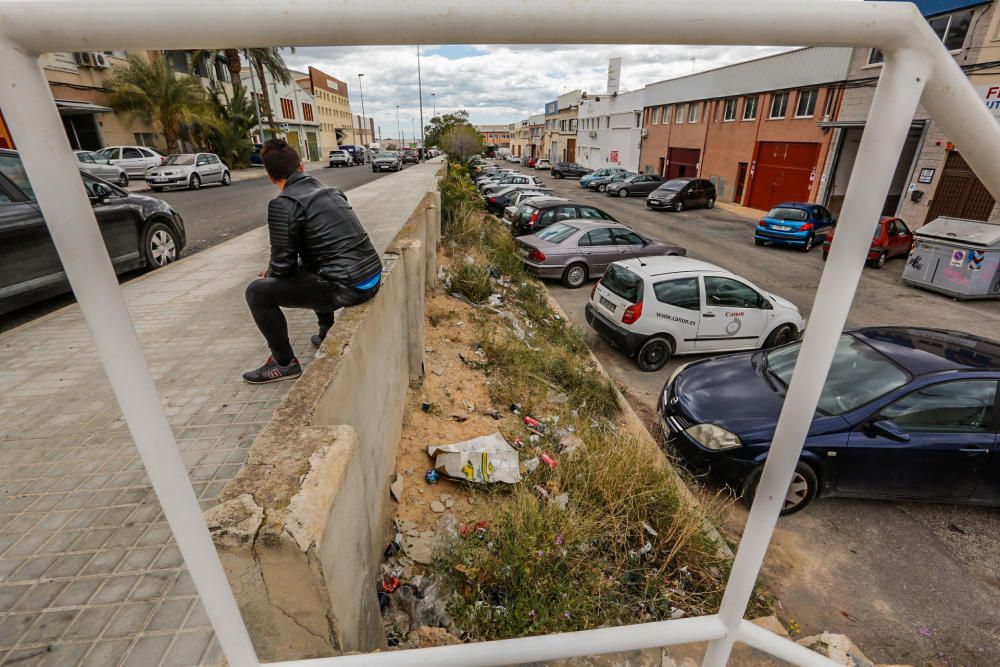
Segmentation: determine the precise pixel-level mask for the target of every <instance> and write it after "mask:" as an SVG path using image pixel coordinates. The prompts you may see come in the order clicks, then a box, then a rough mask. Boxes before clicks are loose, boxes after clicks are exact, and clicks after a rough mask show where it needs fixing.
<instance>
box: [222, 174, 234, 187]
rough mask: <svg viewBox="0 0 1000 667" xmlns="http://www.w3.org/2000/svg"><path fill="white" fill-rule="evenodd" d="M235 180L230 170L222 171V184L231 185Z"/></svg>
mask: <svg viewBox="0 0 1000 667" xmlns="http://www.w3.org/2000/svg"><path fill="white" fill-rule="evenodd" d="M232 182H233V177H232V176H230V175H229V172H228V171H224V172H222V184H223V185H229V184H231V183H232Z"/></svg>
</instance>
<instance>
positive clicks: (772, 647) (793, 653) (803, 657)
mask: <svg viewBox="0 0 1000 667" xmlns="http://www.w3.org/2000/svg"><path fill="white" fill-rule="evenodd" d="M736 640H737V641H740V642H743V643H745V644H747V645H749V646H753V647H754V648H756V649H759V650H761V651H763V652H765V653H767V654H768V655H773V656H774V657H776V658H781V659H782V660H787V661H788V662H790V663H791V664H793V665H799V667H843V666H842V665H841V663H839V662H834V661H833V660H831V659H830V658H828V657H826V656H825V655H820V654H819V653H816V652H815V651H810V650H809V649H807V648H806V647H805V646H799V645H798V644H796V643H795V642H793V641H790V640H788V639H787V638H785V637H781V636H779V635H776V634H774V633H773V632H771V631H769V630H765V629H764V628H761V627H759V626H756V625H754V624H753V623H751V622H750V621H743V622H742V623H741V624H740V629H739V634H738V635H737V639H736Z"/></svg>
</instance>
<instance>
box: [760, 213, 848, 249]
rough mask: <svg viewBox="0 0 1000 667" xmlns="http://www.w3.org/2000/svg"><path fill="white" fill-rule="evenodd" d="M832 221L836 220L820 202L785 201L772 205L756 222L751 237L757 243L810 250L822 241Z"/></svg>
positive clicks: (833, 222)
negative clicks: (755, 227)
mask: <svg viewBox="0 0 1000 667" xmlns="http://www.w3.org/2000/svg"><path fill="white" fill-rule="evenodd" d="M835 224H837V220H836V219H835V218H834V217H833V216H832V215H830V212H829V211H828V210H826V209H825V208H823V207H822V206H820V205H819V204H808V203H803V202H786V203H784V204H778V205H777V206H775V207H774V208H772V209H771V210H770V211H768V212H767V215H765V216H764V217H763V218H762V219H761V221H760V222H758V223H757V229H756V230H754V234H753V240H754V243H755V244H757V245H764V244H765V243H775V244H778V245H790V246H794V247H796V248H798V249H800V250H801V251H802V252H809V251H810V250H812V248H813V246H814V245H816V244H817V243H822V242H823V240H824V239H825V238H826V233H827V232H828V231H830V230H831V229H832V228H833V226H834V225H835Z"/></svg>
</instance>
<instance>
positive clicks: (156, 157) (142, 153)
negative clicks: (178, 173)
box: [96, 146, 166, 178]
mask: <svg viewBox="0 0 1000 667" xmlns="http://www.w3.org/2000/svg"><path fill="white" fill-rule="evenodd" d="M96 153H97V155H99V156H101V157H102V158H104V159H105V160H107V161H108V162H110V163H111V164H113V165H116V166H119V167H121V168H122V169H124V170H125V173H126V174H128V176H129V178H142V177H143V176H145V175H146V170H147V169H149V168H150V167H156V166H159V165H160V164H161V163H162V162H163V160H165V159H166V157H165V156H163V155H161V154H160V153H157V152H156V151H154V150H153V149H152V148H146V147H145V146H108V147H107V148H102V149H101V150H99V151H96Z"/></svg>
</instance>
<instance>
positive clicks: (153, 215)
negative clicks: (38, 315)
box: [0, 150, 187, 314]
mask: <svg viewBox="0 0 1000 667" xmlns="http://www.w3.org/2000/svg"><path fill="white" fill-rule="evenodd" d="M81 177H82V178H83V184H84V187H86V189H87V194H88V195H89V196H90V201H91V204H92V205H93V207H94V213H95V215H96V216H97V222H98V224H99V225H100V228H101V234H102V235H103V237H104V245H105V247H106V248H107V250H108V255H110V257H111V261H112V263H113V264H114V267H115V271H116V272H117V273H124V272H126V271H130V270H133V269H138V268H142V267H152V268H156V267H159V266H163V265H165V264H169V263H170V262H172V261H174V260H176V259H177V258H178V257H180V254H181V250H183V249H184V244H185V242H186V240H187V238H186V235H185V231H184V221H183V220H182V219H181V216H180V215H179V214H178V213H177V212H176V211H174V210H173V209H172V208H171V207H170V206H169V205H168V204H167V203H166V202H163V201H161V200H159V199H156V198H154V197H146V196H143V195H137V194H132V193H130V192H127V191H125V190H122V189H121V188H119V187H118V186H116V185H112V184H111V183H108V182H106V181H102V180H100V179H99V178H95V177H94V176H91V175H90V174H81ZM68 291H70V286H69V283H68V282H67V280H66V276H65V274H64V273H63V268H62V262H60V261H59V256H58V255H57V254H56V247H55V245H54V244H53V243H52V237H50V236H49V230H48V228H47V227H46V226H45V218H43V217H42V212H41V210H40V209H39V207H38V202H36V201H35V194H34V191H33V190H32V189H31V185H30V184H29V183H28V178H27V175H26V174H25V172H24V169H23V168H22V165H21V158H20V157H19V156H18V154H17V152H16V151H12V150H0V314H2V313H7V312H10V311H12V310H14V309H16V308H20V307H22V306H26V305H28V304H31V303H35V302H36V301H41V300H43V299H47V298H49V297H52V296H55V295H57V294H62V293H64V292H68Z"/></svg>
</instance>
